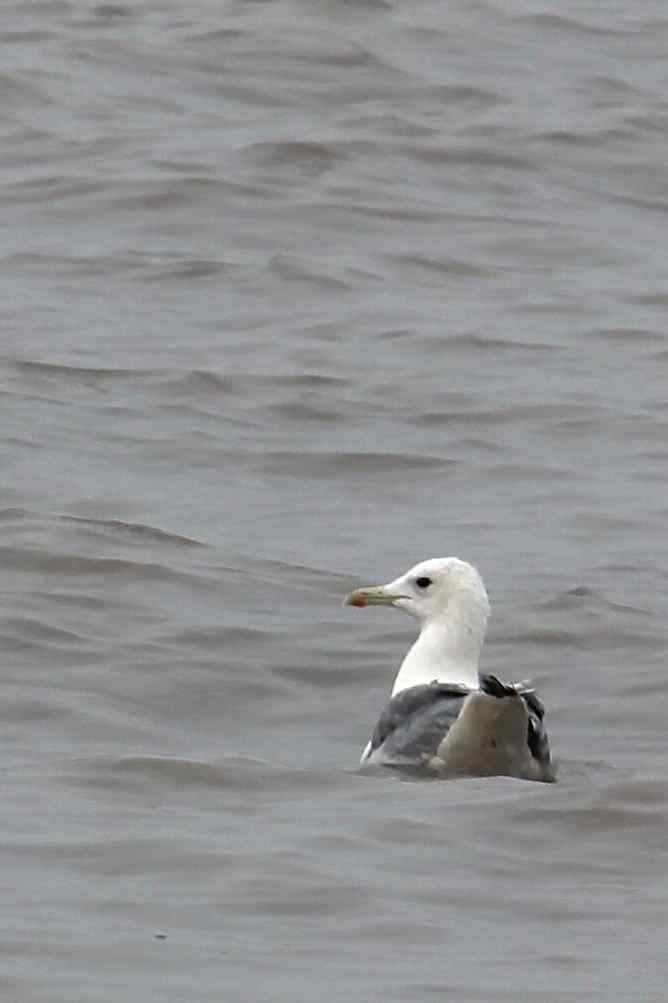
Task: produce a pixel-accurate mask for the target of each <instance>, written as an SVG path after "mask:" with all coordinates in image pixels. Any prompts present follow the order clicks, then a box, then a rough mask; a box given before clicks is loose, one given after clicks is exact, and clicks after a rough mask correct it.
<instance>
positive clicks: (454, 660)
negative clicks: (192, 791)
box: [344, 557, 554, 782]
mask: <svg viewBox="0 0 668 1003" xmlns="http://www.w3.org/2000/svg"><path fill="white" fill-rule="evenodd" d="M344 605H346V606H360V607H361V606H396V607H397V608H398V609H403V610H405V611H406V612H407V613H410V614H411V616H414V617H415V618H416V619H417V620H418V622H419V624H420V634H419V636H418V638H417V640H416V641H415V643H414V644H413V646H412V647H411V648H410V650H409V651H408V653H407V655H406V657H405V658H404V660H403V662H402V663H401V666H400V668H399V671H398V673H397V675H396V678H395V680H394V686H393V687H392V693H391V696H390V700H389V703H388V704H387V705H386V707H385V709H384V710H383V712H382V714H381V715H380V718H379V720H378V724H377V725H376V727H375V729H374V731H373V734H372V736H371V739H370V741H369V742H368V744H367V746H366V748H365V750H364V752H363V753H362V760H361V761H362V763H363V764H378V765H383V766H395V767H408V768H416V767H417V768H420V769H421V770H426V771H427V772H428V773H431V774H436V775H437V776H499V775H502V776H510V777H521V778H523V779H525V780H542V781H546V782H550V781H553V780H554V770H553V767H552V764H551V762H550V746H549V742H548V738H547V732H546V730H545V726H544V724H543V718H544V714H545V711H544V708H543V705H542V704H541V702H540V700H539V699H538V697H537V696H536V695H535V693H534V691H533V690H532V689H531V688H530V687H528V686H527V685H526V684H525V683H511V684H508V683H502V682H500V681H499V680H498V679H497V678H496V676H492V675H488V674H484V673H480V672H479V661H480V652H481V650H482V645H483V640H484V637H485V628H486V626H487V618H488V616H489V599H488V598H487V591H486V589H485V586H484V585H483V582H482V578H481V577H480V575H479V574H478V572H477V571H476V569H475V568H474V567H473V565H471V564H467V563H466V561H460V560H459V559H458V558H456V557H444V558H432V559H431V560H429V561H422V562H421V563H420V564H416V565H415V567H414V568H411V569H410V571H407V572H406V573H405V574H404V575H401V576H400V577H399V578H395V580H394V581H392V582H390V583H389V584H388V585H379V586H374V587H372V588H362V589H355V591H354V592H351V593H350V595H348V596H346V598H345V600H344Z"/></svg>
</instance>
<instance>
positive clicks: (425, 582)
mask: <svg viewBox="0 0 668 1003" xmlns="http://www.w3.org/2000/svg"><path fill="white" fill-rule="evenodd" d="M415 584H416V585H417V587H418V588H419V589H428V588H429V586H430V585H431V578H425V577H423V578H416V579H415Z"/></svg>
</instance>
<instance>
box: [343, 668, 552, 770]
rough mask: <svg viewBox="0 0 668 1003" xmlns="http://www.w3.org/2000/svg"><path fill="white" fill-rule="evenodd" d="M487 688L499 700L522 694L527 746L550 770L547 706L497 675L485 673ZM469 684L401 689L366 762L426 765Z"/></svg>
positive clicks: (380, 725)
mask: <svg viewBox="0 0 668 1003" xmlns="http://www.w3.org/2000/svg"><path fill="white" fill-rule="evenodd" d="M480 689H481V690H482V692H483V693H486V694H488V695H489V696H493V697H497V698H499V699H501V698H503V697H508V696H514V697H517V696H520V697H521V699H522V701H523V703H524V705H525V708H526V711H527V746H528V750H527V751H528V752H529V753H530V756H531V757H532V758H533V759H534V760H535V761H536V763H537V764H538V765H539V766H540V768H541V770H542V772H543V773H544V774H545V775H549V773H550V769H551V767H550V746H549V742H548V738H547V731H546V730H545V725H544V721H543V719H544V716H545V710H544V707H543V705H542V703H541V702H540V700H539V699H538V697H537V696H536V694H535V693H534V692H533V690H531V689H527V688H523V687H520V686H508V685H506V684H504V683H502V682H500V681H499V680H498V679H497V678H496V676H492V675H487V674H485V675H482V674H481V676H480ZM471 692H473V691H472V690H470V689H468V688H467V687H465V686H453V685H450V684H447V683H438V682H433V683H428V684H426V685H423V686H412V687H410V688H409V689H406V690H402V691H401V692H400V693H397V695H396V696H395V697H393V698H392V699H391V700H390V702H389V703H388V704H387V705H386V707H385V708H384V710H383V712H382V714H381V715H380V718H379V719H378V724H377V725H376V727H375V728H374V731H373V734H372V736H371V741H370V742H369V744H368V746H367V748H366V749H365V751H364V755H363V756H362V762H363V763H374V764H381V765H384V766H403V767H408V768H411V767H418V768H421V767H424V766H425V764H426V763H428V761H429V760H430V759H431V757H434V756H436V755H437V753H438V749H439V746H440V745H441V743H442V741H443V739H444V738H445V737H446V736H447V734H448V732H449V731H450V728H451V727H452V725H453V724H454V723H455V721H456V720H457V718H458V717H459V714H460V712H461V709H462V707H463V705H464V701H465V700H466V698H467V696H468V695H469V693H471Z"/></svg>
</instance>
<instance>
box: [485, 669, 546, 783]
mask: <svg viewBox="0 0 668 1003" xmlns="http://www.w3.org/2000/svg"><path fill="white" fill-rule="evenodd" d="M480 689H481V690H484V691H485V693H489V695H490V696H495V697H503V696H510V695H512V694H513V693H517V694H518V695H519V696H520V697H521V698H522V700H523V701H524V706H525V707H526V711H527V745H528V746H529V752H530V753H531V755H532V757H533V758H534V759H535V760H536V762H537V763H538V764H539V765H540V767H541V769H542V770H543V773H544V774H545V776H546V777H548V778H550V777H551V778H553V770H552V763H551V760H550V742H549V739H548V737H547V729H546V727H545V707H544V706H543V704H542V702H541V701H540V700H539V699H538V697H537V696H536V693H535V691H534V690H532V689H529V688H528V687H526V686H523V685H520V684H518V685H516V686H508V685H506V684H505V683H502V682H500V680H499V679H497V678H496V676H492V675H488V674H485V675H483V674H482V673H481V675H480Z"/></svg>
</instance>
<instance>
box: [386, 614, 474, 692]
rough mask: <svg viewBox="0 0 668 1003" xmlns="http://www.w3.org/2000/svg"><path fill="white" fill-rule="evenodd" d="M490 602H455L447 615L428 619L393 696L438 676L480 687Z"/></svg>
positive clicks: (401, 670) (406, 661) (403, 663)
mask: <svg viewBox="0 0 668 1003" xmlns="http://www.w3.org/2000/svg"><path fill="white" fill-rule="evenodd" d="M487 610H488V607H487V603H486V598H485V604H484V605H482V604H478V603H477V602H473V603H471V602H470V601H468V602H466V601H463V602H457V601H456V600H455V601H454V602H452V603H451V605H450V608H449V609H448V614H447V618H443V619H438V620H427V621H426V622H425V623H423V624H422V629H421V631H420V636H419V637H418V639H417V640H416V642H415V644H414V645H413V646H412V648H411V649H410V651H409V652H408V654H407V655H406V657H405V658H404V660H403V662H402V663H401V667H400V669H399V671H398V673H397V676H396V679H395V680H394V686H393V687H392V696H394V695H395V694H396V693H399V691H400V690H405V689H408V687H409V686H419V685H421V684H424V683H431V682H434V681H435V680H437V681H438V682H439V683H456V684H458V685H460V686H469V687H470V688H471V689H477V688H478V685H479V682H478V666H479V663H480V652H481V650H482V643H483V640H484V637H485V627H486V625H487Z"/></svg>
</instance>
